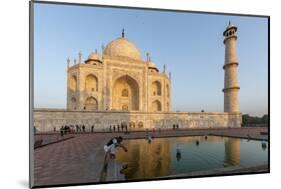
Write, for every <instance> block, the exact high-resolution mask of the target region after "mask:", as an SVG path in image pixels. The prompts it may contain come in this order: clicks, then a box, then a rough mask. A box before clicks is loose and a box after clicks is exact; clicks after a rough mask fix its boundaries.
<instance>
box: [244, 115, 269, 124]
mask: <svg viewBox="0 0 281 189" xmlns="http://www.w3.org/2000/svg"><path fill="white" fill-rule="evenodd" d="M242 124H243V126H247V125H257V126H258V125H259V124H268V115H267V114H265V115H263V116H262V117H252V116H250V115H249V114H244V115H242Z"/></svg>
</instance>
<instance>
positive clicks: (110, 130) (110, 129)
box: [109, 125, 112, 133]
mask: <svg viewBox="0 0 281 189" xmlns="http://www.w3.org/2000/svg"><path fill="white" fill-rule="evenodd" d="M109 132H110V133H111V132H112V128H111V125H110V126H109Z"/></svg>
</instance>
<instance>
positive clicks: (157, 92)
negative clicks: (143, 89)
mask: <svg viewBox="0 0 281 189" xmlns="http://www.w3.org/2000/svg"><path fill="white" fill-rule="evenodd" d="M151 86H152V96H161V83H160V81H154V82H152V85H151Z"/></svg>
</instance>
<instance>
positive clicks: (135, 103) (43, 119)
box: [33, 22, 242, 132]
mask: <svg viewBox="0 0 281 189" xmlns="http://www.w3.org/2000/svg"><path fill="white" fill-rule="evenodd" d="M236 32H237V27H236V26H234V25H232V24H231V23H230V22H229V24H228V25H227V27H226V29H225V31H224V32H223V36H224V40H223V43H224V44H225V62H224V65H223V70H224V73H225V75H224V87H223V89H222V92H223V93H224V111H223V112H172V111H171V105H172V99H171V93H172V76H171V73H170V72H168V71H167V70H166V67H165V66H164V68H163V70H161V71H160V70H159V69H158V68H157V66H156V64H155V63H153V62H152V60H151V57H150V54H149V53H146V59H142V58H141V51H140V50H139V49H138V48H137V47H136V45H135V44H134V43H133V42H131V41H130V40H129V39H127V38H126V36H125V32H124V30H123V31H122V34H121V36H120V37H118V38H117V39H114V40H113V41H111V42H110V43H109V44H107V45H106V46H105V47H102V52H101V53H98V52H97V51H95V52H91V53H90V54H89V56H88V57H87V59H86V60H85V61H82V54H81V53H79V54H78V59H77V60H76V59H75V60H74V62H71V61H70V59H67V70H66V73H67V83H66V90H67V97H66V98H67V104H66V109H50V108H44V109H34V114H33V118H34V127H35V128H37V130H38V131H41V132H48V131H52V130H53V129H54V128H60V127H61V126H62V125H68V124H73V125H75V124H83V125H85V126H86V129H90V127H91V126H92V125H95V129H96V130H100V131H108V128H109V126H110V125H114V124H115V125H117V124H120V125H126V126H128V128H129V129H130V130H142V129H155V128H156V129H157V128H163V129H169V128H171V127H172V125H175V124H176V125H178V126H179V128H230V127H241V122H242V118H241V112H240V110H239V97H238V96H239V95H238V92H239V90H240V87H239V84H238V75H237V68H238V60H237V53H236V40H237V35H236ZM202 69H203V68H202ZM222 83H223V81H222ZM182 85H183V87H184V83H182ZM210 92H211V91H210Z"/></svg>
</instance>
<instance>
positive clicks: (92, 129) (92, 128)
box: [91, 125, 94, 133]
mask: <svg viewBox="0 0 281 189" xmlns="http://www.w3.org/2000/svg"><path fill="white" fill-rule="evenodd" d="M91 132H92V133H93V132H94V125H92V127H91Z"/></svg>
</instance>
